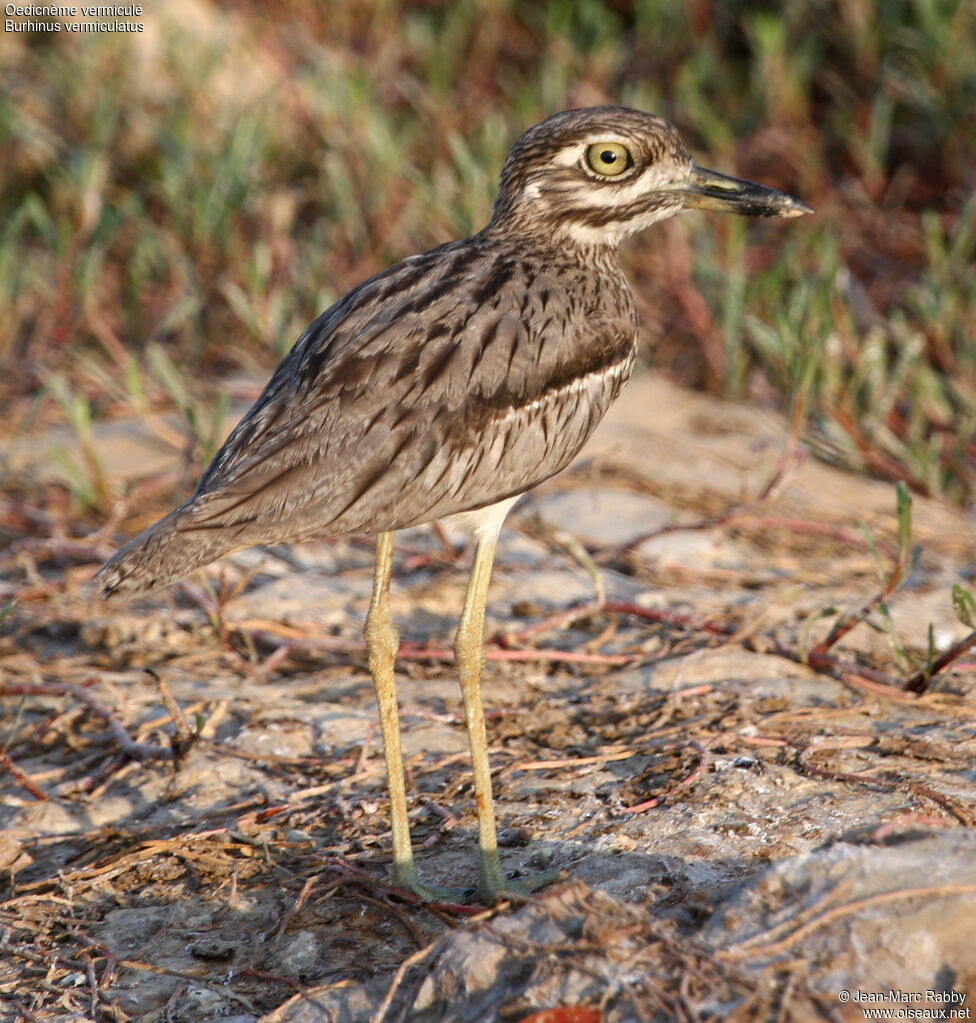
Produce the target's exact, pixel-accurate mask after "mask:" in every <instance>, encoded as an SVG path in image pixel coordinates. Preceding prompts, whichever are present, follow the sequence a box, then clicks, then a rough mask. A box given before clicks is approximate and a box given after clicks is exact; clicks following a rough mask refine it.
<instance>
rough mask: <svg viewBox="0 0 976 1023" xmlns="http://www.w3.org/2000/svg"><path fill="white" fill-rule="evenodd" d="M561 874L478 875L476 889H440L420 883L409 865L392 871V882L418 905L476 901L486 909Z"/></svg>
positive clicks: (551, 881) (523, 895)
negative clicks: (413, 896) (421, 903)
mask: <svg viewBox="0 0 976 1023" xmlns="http://www.w3.org/2000/svg"><path fill="white" fill-rule="evenodd" d="M561 875H562V871H560V870H543V871H540V872H538V873H532V874H526V875H525V877H520V878H519V879H518V880H510V879H509V878H507V877H505V875H504V874H502V873H501V872H500V871H498V872H495V871H492V872H490V873H488V874H487V875H486V874H484V873H483V874H482V877H481V881H480V883H479V884H478V887H477V888H473V887H472V888H441V887H440V886H438V885H431V884H427V883H426V882H424V881H421V880H420V875H419V873H418V872H417V868H416V866H415V865H414V864H413V863H411V864H409V866H408V865H403V866H401V867H400V868H395V869H394V871H393V883H394V884H395V885H396V886H397V887H398V888H403V889H405V890H406V891H408V892H410V894H411V895H415V896H416V897H417V898H418V899H420V900H421V902H443V903H448V904H450V905H462V906H463V905H467V904H469V903H471V902H473V901H476V900H478V901H480V902H482V903H483V904H484V905H486V906H493V905H495V903H497V902H503V901H506V900H511V901H518V900H520V899H524V898H526V897H527V896H529V895H532V894H534V893H535V892H537V891H539V890H540V889H541V888H545V887H547V886H548V885H551V884H554V883H555V882H556V881H558V880H559V878H560V876H561Z"/></svg>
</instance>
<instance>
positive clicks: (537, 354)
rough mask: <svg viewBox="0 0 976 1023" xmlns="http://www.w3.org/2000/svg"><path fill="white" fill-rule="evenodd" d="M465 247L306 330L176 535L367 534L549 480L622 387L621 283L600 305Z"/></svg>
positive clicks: (376, 283) (630, 343)
mask: <svg viewBox="0 0 976 1023" xmlns="http://www.w3.org/2000/svg"><path fill="white" fill-rule="evenodd" d="M477 243H478V239H477V238H475V239H471V240H469V241H467V242H460V243H453V244H452V245H449V246H444V247H442V248H440V249H436V250H434V251H433V252H430V253H427V254H425V255H423V256H416V257H413V258H412V259H408V260H406V261H404V262H403V263H400V264H398V265H397V266H395V267H393V268H392V269H391V270H389V271H387V272H385V273H383V274H380V275H378V276H377V277H375V278H372V279H371V280H369V281H367V282H366V283H365V284H363V285H362V286H361V287H360V288H358V289H357V290H356V291H354V292H352V293H350V295H349V296H347V297H346V299H344V300H343V301H342V302H341V303H339V304H338V305H336V306H334V307H333V308H332V309H330V310H329V311H328V312H326V313H325V314H323V316H321V317H320V318H319V319H318V320H316V321H315V323H313V324H312V325H311V326H310V327H309V329H308V330H307V331H306V332H305V334H304V335H303V337H302V338H301V340H300V341H299V343H298V344H297V345H296V346H295V348H294V349H293V350H292V352H291V353H290V354H289V356H288V357H287V358H286V359H285V361H284V362H283V363H282V365H281V366H280V367H279V369H278V371H277V372H276V373H275V375H274V377H273V378H272V379H271V381H270V382H269V384H268V386H267V388H266V389H265V391H264V393H263V394H262V395H261V397H260V398H259V399H258V401H257V402H256V403H255V405H254V406H253V408H252V409H251V410H250V411H249V412H248V413H247V414H246V415H245V417H244V418H243V420H242V421H241V423H240V424H239V425H238V427H237V428H236V429H235V430H234V432H233V433H232V434H231V436H230V437H229V438H228V440H227V442H226V444H225V445H224V446H223V448H222V449H221V450H220V451H219V452H218V454H217V455H216V457H215V458H214V460H213V462H212V463H211V465H210V466H209V468H208V469H207V470H206V472H205V473H204V475H203V477H202V479H201V481H200V484H199V486H198V488H197V491H196V493H195V494H194V496H193V498H192V500H191V501H190V502H188V503H187V505H185V506H184V507H183V509H182V514H181V515H180V517H179V521H178V524H177V528H178V529H179V530H181V531H194V530H203V531H211V530H215V529H216V530H226V531H228V532H229V533H230V534H232V535H234V536H236V537H237V542H236V543H235V546H239V545H244V544H250V543H269V542H270V543H274V542H289V541H292V542H293V541H297V540H301V539H307V538H311V537H321V536H334V535H340V534H344V533H352V532H367V531H368V532H377V531H381V530H388V529H396V528H400V527H402V526H405V525H409V524H413V523H417V522H423V521H429V520H431V519H434V518H438V517H441V516H444V515H448V514H452V513H454V512H458V511H464V510H468V509H472V508H478V507H482V506H484V505H486V504H490V503H492V502H493V501H497V500H501V499H502V498H504V497H508V496H511V495H513V494H517V493H521V492H523V491H524V490H527V489H529V488H530V487H531V486H533V485H535V484H536V483H538V482H540V481H541V480H543V479H546V478H547V477H549V476H551V475H552V474H553V473H555V472H558V471H559V470H560V469H561V468H563V466H565V465H566V463H567V462H568V461H569V460H570V459H571V458H572V457H573V456H574V455H575V454H576V452H577V451H578V450H579V448H580V447H581V445H582V444H583V442H584V441H585V439H586V437H587V436H588V435H589V433H590V432H591V431H592V429H593V427H594V426H595V425H596V423H597V422H598V421H599V419H600V418H601V417H602V415H603V413H604V412H605V411H606V408H607V407H608V405H609V403H610V401H612V400H613V398H614V397H615V396H616V393H617V390H618V389H619V387H620V385H621V384H622V383H623V381H624V379H626V376H627V375H628V374H629V372H630V368H631V366H632V363H633V350H634V338H635V335H636V322H635V318H634V316H633V313H632V312H631V306H630V299H629V293H627V292H626V284H625V283H624V282H623V281H622V280H619V286H620V287H621V288H622V289H624V294H623V296H622V297H621V295H619V294H616V295H607V294H605V293H602V294H601V293H600V291H599V289H597V288H595V287H594V285H593V283H592V279H593V278H592V274H591V272H587V273H582V272H581V273H579V275H578V277H573V276H571V275H567V274H566V272H565V268H561V272H560V273H559V274H551V273H548V272H546V271H542V272H540V271H538V270H533V269H531V268H530V264H528V263H527V261H525V260H524V259H521V258H519V257H515V256H511V255H508V254H506V253H504V252H498V251H497V250H493V254H492V255H491V256H490V257H487V258H486V256H485V254H484V253H483V252H482V251H481V250H480V248H479V246H478V244H477ZM589 269H590V271H592V268H589ZM588 281H589V283H587V282H588ZM612 283H614V284H616V283H617V280H616V279H614V280H613V281H612ZM574 284H578V286H579V288H580V289H586V290H587V291H588V292H592V294H574V293H573V292H572V291H571V289H572V287H573V285H574ZM587 299H589V301H587ZM607 307H609V308H611V309H613V310H615V311H616V312H617V315H615V316H607V315H605V314H603V312H602V310H603V309H604V308H607ZM621 309H623V310H624V314H623V315H622V316H621V315H620V312H619V311H620V310H621Z"/></svg>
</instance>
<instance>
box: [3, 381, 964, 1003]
mask: <svg viewBox="0 0 976 1023" xmlns="http://www.w3.org/2000/svg"><path fill="white" fill-rule="evenodd" d="M150 426H151V424H150ZM98 429H99V430H100V431H101V432H100V433H99V434H98V435H97V439H98V444H99V449H100V450H101V451H103V452H104V453H105V459H104V464H105V465H106V466H109V467H110V468H111V471H112V472H113V473H115V474H118V475H119V476H130V477H135V476H138V475H140V474H145V473H152V472H157V471H159V470H160V467H161V466H165V465H167V464H170V465H171V464H172V463H173V461H174V459H175V455H174V454H173V452H172V450H171V449H170V448H168V447H167V446H166V445H165V444H163V443H162V441H160V440H159V433H158V431H156V432H154V431H152V430H151V429H147V424H146V423H139V424H123V423H112V424H107V425H104V426H100V427H99V428H98ZM53 441H54V442H57V443H62V444H64V443H67V438H53ZM39 450H40V449H39V447H38V441H37V439H36V438H34V439H32V441H31V442H30V443H28V442H24V443H23V445H22V447H21V449H20V450H19V453H18V451H14V453H13V455H12V458H13V459H14V460H16V458H18V457H19V458H20V459H21V461H22V463H23V464H24V466H25V467H26V468H27V469H29V468H30V467H31V466H32V465H33V466H35V467H36V466H37V465H39V464H40V463H41V461H42V459H41V458H40V457H39V455H38V452H39ZM794 455H795V452H794V453H793V454H791V453H790V442H789V437H788V431H787V429H786V428H785V426H784V425H783V424H782V423H780V422H779V421H778V420H776V419H775V418H773V417H771V416H769V415H766V414H760V413H757V412H755V411H754V410H751V409H748V408H744V407H741V406H736V405H730V404H726V403H723V402H720V401H718V400H715V399H711V398H707V397H704V396H701V395H696V394H690V393H686V392H683V391H680V390H677V389H676V388H674V387H672V386H671V385H669V384H667V383H665V382H662V381H660V380H655V379H653V378H648V377H643V378H639V379H637V380H635V381H633V382H632V383H631V384H630V386H629V387H628V389H627V391H626V392H625V395H624V397H623V398H622V399H621V401H620V402H619V403H618V405H617V406H616V407H615V409H614V410H613V412H612V413H611V415H610V416H609V417H608V419H607V421H606V422H605V423H604V424H603V426H602V427H601V428H600V430H599V431H598V433H597V435H596V436H595V437H594V439H593V441H592V443H591V444H590V445H589V447H588V449H587V450H586V451H585V452H584V454H583V456H582V457H581V458H580V459H579V460H578V461H577V463H576V464H575V466H574V467H573V468H571V469H570V470H569V471H568V472H566V473H564V474H563V475H562V476H561V477H559V478H558V479H556V480H552V481H550V482H549V483H548V484H547V485H545V486H544V487H541V488H540V489H539V490H538V491H536V492H535V493H534V494H532V495H530V496H529V497H527V498H525V499H523V501H522V502H520V504H519V505H517V506H516V509H515V511H514V512H513V514H512V516H511V518H510V528H509V529H507V531H506V532H505V534H504V537H503V541H502V543H501V546H500V550H499V556H498V564H497V569H496V572H495V576H494V582H493V586H492V591H491V598H490V612H489V616H490V630H489V631H490V632H491V634H492V636H493V639H492V642H491V644H490V649H489V662H488V669H487V679H486V685H485V703H486V706H487V709H488V716H489V738H490V742H491V745H492V757H493V765H494V767H495V770H496V793H497V796H498V815H499V820H500V824H501V826H502V828H503V834H502V838H503V842H504V845H505V848H504V850H503V855H504V860H505V863H506V866H507V868H508V869H509V870H510V871H511V873H512V874H513V876H517V875H519V874H521V873H523V872H525V871H530V870H538V869H548V868H551V867H558V868H560V869H561V870H562V871H563V872H564V877H565V880H564V881H563V882H561V883H559V884H557V885H555V886H553V887H552V888H550V889H548V890H547V891H545V892H543V893H540V895H539V896H537V897H536V898H534V899H532V900H529V901H527V902H525V903H524V904H514V903H513V904H505V905H503V906H501V907H499V908H497V909H496V910H494V911H491V912H485V911H482V910H481V909H479V908H477V907H472V906H464V907H459V906H446V905H445V906H426V907H425V906H420V905H417V904H415V903H414V902H412V901H411V900H410V899H407V898H405V897H403V895H402V894H400V893H397V892H396V891H394V890H393V889H391V888H390V887H389V886H388V884H387V881H388V875H389V859H390V836H389V832H388V820H387V802H386V797H385V793H384V772H383V765H382V750H381V746H380V743H379V736H378V730H377V725H376V722H375V716H374V701H373V695H372V687H371V682H370V678H369V674H368V671H367V669H366V665H365V657H364V652H363V646H362V640H361V636H360V628H361V623H362V619H363V615H364V612H365V607H366V603H367V600H368V594H369V586H370V563H371V542H370V541H368V540H362V539H358V538H357V539H353V540H348V541H342V542H335V543H326V544H321V545H315V546H307V547H302V548H294V549H291V550H290V551H285V552H282V551H279V552H270V551H252V552H245V553H244V554H241V555H238V556H235V557H234V558H233V559H232V560H231V561H229V562H227V563H224V564H223V566H218V567H216V568H214V569H212V570H210V572H209V579H210V583H208V584H201V582H200V580H199V579H198V580H195V581H191V582H189V583H187V584H185V585H183V586H182V587H181V588H179V589H176V590H174V591H172V592H170V593H168V594H165V595H162V596H160V597H157V598H154V599H152V600H143V601H139V602H136V603H132V604H130V605H128V606H122V607H119V608H115V607H109V606H105V605H102V604H100V603H98V602H96V601H94V600H92V599H91V598H90V595H89V594H88V592H87V589H86V583H87V581H88V580H89V579H90V577H91V574H92V572H93V571H94V569H95V567H96V563H97V561H98V559H99V558H100V557H101V556H104V555H105V554H107V553H109V551H110V549H111V545H110V544H108V543H107V542H105V541H102V540H100V539H99V538H95V539H93V541H92V542H91V544H88V545H85V544H70V543H66V544H61V545H57V544H36V543H32V542H27V541H24V542H22V543H19V544H18V543H15V544H14V546H13V547H12V548H11V551H10V552H9V554H8V556H7V557H6V559H5V560H4V562H3V568H2V575H0V583H2V588H3V591H4V593H6V594H7V596H8V597H9V596H17V597H18V598H19V600H18V603H17V605H16V606H15V607H14V609H13V610H12V611H11V612H10V614H9V615H8V617H7V619H6V621H5V623H4V626H3V633H2V636H0V695H2V696H3V705H4V711H5V721H4V730H3V751H4V753H3V757H4V767H5V774H4V775H3V777H2V781H3V787H2V789H0V792H2V802H0V823H2V826H3V828H4V831H3V835H2V837H0V866H2V869H3V877H4V886H5V890H4V892H3V902H2V904H0V947H2V955H0V1014H6V1015H3V1016H2V1018H10V1019H20V1018H22V1019H25V1020H55V1019H57V1020H87V1019H98V1020H116V1019H117V1020H124V1019H127V1018H131V1019H140V1020H154V1021H155V1020H160V1021H162V1020H178V1021H202V1020H209V1019H216V1018H220V1019H223V1020H234V1021H236V1023H245V1021H248V1023H253V1021H257V1020H262V1019H264V1020H275V1021H289V1023H297V1021H303V1023H306V1021H308V1023H310V1021H313V1020H314V1021H316V1023H319V1021H321V1023H324V1021H340V1020H341V1021H360V1020H362V1021H366V1020H375V1021H394V1020H406V1019H410V1020H420V1021H433V1020H442V1019H443V1020H465V1021H467V1020H471V1021H475V1020H478V1021H482V1020H505V1021H508V1020H512V1021H524V1020H528V1019H532V1020H533V1021H535V1023H541V1021H543V1020H544V1021H546V1023H597V1021H599V1020H606V1021H608V1023H610V1021H612V1023H623V1021H628V1023H629V1021H648V1020H671V1019H676V1020H682V1021H684V1020H688V1021H690V1020H719V1019H731V1020H774V1019H775V1020H795V1021H805V1020H811V1019H836V1020H860V1019H863V1018H865V1014H864V1010H865V1007H870V1006H877V1005H883V1006H887V1007H889V1008H896V1007H897V1006H896V1003H895V1002H893V1001H892V1000H891V998H892V995H891V991H892V990H896V991H898V992H901V993H902V994H903V995H904V997H905V999H906V1000H907V1001H906V1002H905V1003H904V1004H907V1005H909V1006H912V1007H914V1008H915V1009H917V1010H923V1009H924V1010H925V1012H926V1013H928V1015H916V1016H914V1017H913V1018H920V1019H925V1018H928V1019H948V1018H957V1019H963V1018H971V1016H972V1013H971V1011H970V1010H971V1008H972V1005H971V1003H972V999H973V997H976V951H974V949H976V855H974V854H976V830H974V821H976V772H974V754H976V699H974V689H976V664H974V663H973V662H971V661H969V660H967V656H966V655H965V653H961V654H960V656H959V657H956V658H954V659H953V660H952V663H951V664H950V665H949V666H948V667H946V668H945V670H943V671H941V672H940V673H939V674H938V675H937V676H936V678H935V679H934V681H933V682H932V684H931V685H930V686H929V687H928V689H927V691H926V692H924V693H922V694H921V695H919V694H918V693H916V692H910V691H905V690H904V689H903V688H901V686H902V684H903V683H904V682H905V680H906V679H909V678H912V677H915V681H916V683H917V684H916V688H921V687H922V682H920V681H919V680H920V679H922V675H920V674H919V671H920V670H922V671H923V674H924V670H923V669H924V666H925V664H926V660H927V659H928V662H931V661H932V660H933V659H934V658H936V657H938V656H939V655H940V653H941V652H944V651H946V650H949V649H950V648H951V647H952V645H953V644H954V643H958V642H959V641H961V640H964V638H965V637H966V635H967V633H968V626H966V625H964V624H962V623H961V622H960V621H959V620H958V618H957V616H956V614H955V612H954V609H953V604H952V598H951V594H952V588H953V586H954V585H957V584H959V585H967V584H968V583H969V582H971V577H972V566H973V565H974V553H976V534H974V531H973V521H972V518H971V516H967V515H965V514H963V513H961V512H958V511H956V510H954V509H952V508H948V507H946V506H941V505H938V504H935V503H932V502H927V501H925V500H922V499H916V500H915V501H914V507H913V542H914V543H915V544H918V545H919V546H920V548H921V553H920V556H919V557H918V559H917V561H916V562H915V563H914V567H912V568H911V570H910V571H909V572H908V573H907V575H906V578H905V580H904V582H903V584H902V585H901V586H900V587H899V588H898V589H897V590H896V591H895V592H894V593H893V595H891V596H890V597H889V598H888V599H886V600H885V601H883V602H878V601H873V600H872V598H874V597H876V596H877V595H878V594H879V593H880V592H881V591H882V590H883V589H884V586H885V581H886V577H887V575H888V573H890V571H891V568H892V565H893V563H894V562H895V561H896V560H897V532H898V529H897V521H896V514H895V503H896V502H895V492H894V488H893V487H892V486H891V485H890V484H887V483H882V482H878V481H872V480H867V479H863V478H859V477H856V476H852V475H850V474H847V473H844V472H841V471H839V470H835V469H833V468H830V467H829V466H826V465H824V464H822V463H819V462H817V461H815V460H814V459H813V458H810V457H808V458H805V459H803V458H800V457H794ZM862 524H864V525H866V526H867V527H868V528H867V529H866V530H862V529H861V528H859V527H860V526H861V525H862ZM467 564H468V561H467V559H466V556H464V555H462V556H460V557H453V556H452V555H451V554H450V553H449V551H448V550H447V548H446V547H445V545H444V544H443V543H442V542H441V541H440V540H439V539H438V538H437V537H436V536H435V535H434V534H433V533H432V532H431V531H428V530H425V529H424V530H414V531H411V532H409V533H407V534H404V535H403V537H402V539H401V542H400V546H399V549H398V563H397V577H396V585H395V603H394V610H395V613H396V615H397V619H398V622H399V624H400V628H401V632H402V634H403V637H404V640H405V643H404V649H403V658H402V660H401V703H402V709H403V719H404V727H405V748H406V756H407V760H408V766H409V773H410V785H411V791H412V821H413V829H414V834H415V838H416V839H417V841H418V844H419V847H420V848H419V858H420V862H421V868H422V870H423V872H424V874H425V876H426V877H427V878H429V879H430V880H432V881H434V882H436V883H441V884H464V883H466V882H467V881H470V879H471V878H472V877H473V873H474V869H475V835H474V813H473V802H472V796H471V791H470V778H469V773H468V768H467V756H466V738H465V733H464V728H463V723H462V720H461V718H460V715H459V705H460V700H459V695H458V692H457V687H456V684H455V681H454V677H453V671H452V664H451V660H450V654H449V650H450V636H451V632H452V629H453V627H454V623H455V620H456V616H457V612H458V609H459V607H460V603H461V598H462V594H463V590H464V584H465V568H466V565H467ZM5 601H6V598H5V600H4V602H5ZM869 603H871V604H873V605H877V606H872V607H871V610H870V612H869V613H868V614H866V615H864V616H863V618H864V620H861V619H860V618H856V617H851V614H852V613H853V612H856V611H857V610H858V609H859V608H862V607H864V606H865V605H868V604H869ZM838 624H839V625H840V627H839V628H838ZM832 630H833V632H832ZM811 664H813V665H815V666H816V668H817V670H814V668H813V667H811ZM174 754H175V761H174V756H173V755H174ZM880 993H884V995H883V997H884V998H885V999H888V1000H887V1001H881V1002H879V1001H877V999H878V998H880V997H882V996H881V994H880ZM872 996H873V997H872ZM898 1004H901V1003H898ZM902 1007H904V1006H902ZM543 1010H548V1013H549V1014H548V1015H537V1014H539V1013H542V1012H543ZM953 1012H955V1013H957V1015H951V1013H953ZM940 1013H941V1015H940ZM965 1013H968V1014H965ZM905 1018H907V1017H905Z"/></svg>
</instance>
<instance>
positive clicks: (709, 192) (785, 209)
mask: <svg viewBox="0 0 976 1023" xmlns="http://www.w3.org/2000/svg"><path fill="white" fill-rule="evenodd" d="M681 191H682V194H683V195H684V197H685V207H686V208H687V209H698V210H721V211H722V212H723V213H741V214H742V215H743V216H746V217H801V216H803V214H804V213H813V210H812V209H811V208H810V207H809V206H807V204H806V203H805V202H800V200H799V199H794V198H793V196H791V195H787V194H786V193H785V192H777V191H776V189H775V188H767V187H766V186H765V185H757V184H755V182H752V181H740V180H739V178H730V177H729V176H728V175H726V174H719V173H718V171H713V170H706V169H705V168H704V167H699V166H698V165H697V164H693V165H692V168H691V180H690V181H689V182H688V184H687V185H685V186H684V188H682V190H681Z"/></svg>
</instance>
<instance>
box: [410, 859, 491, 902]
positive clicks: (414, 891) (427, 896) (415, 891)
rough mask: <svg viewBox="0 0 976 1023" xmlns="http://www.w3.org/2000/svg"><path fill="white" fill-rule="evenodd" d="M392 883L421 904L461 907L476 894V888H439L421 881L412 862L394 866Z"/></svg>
mask: <svg viewBox="0 0 976 1023" xmlns="http://www.w3.org/2000/svg"><path fill="white" fill-rule="evenodd" d="M393 883H394V884H395V885H396V886H397V887H398V888H403V889H405V890H406V891H408V892H410V894H411V895H416V897H417V898H418V899H420V901H421V902H445V903H449V904H451V905H461V906H463V905H466V904H467V903H468V902H469V901H470V900H471V897H472V896H473V895H475V894H476V893H477V889H476V888H441V887H439V886H438V885H432V884H427V883H426V882H424V881H421V880H420V874H419V873H418V871H417V866H416V864H415V863H414V862H413V861H412V860H411V861H410V862H409V863H403V864H398V865H396V866H394V868H393Z"/></svg>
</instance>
